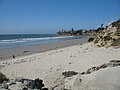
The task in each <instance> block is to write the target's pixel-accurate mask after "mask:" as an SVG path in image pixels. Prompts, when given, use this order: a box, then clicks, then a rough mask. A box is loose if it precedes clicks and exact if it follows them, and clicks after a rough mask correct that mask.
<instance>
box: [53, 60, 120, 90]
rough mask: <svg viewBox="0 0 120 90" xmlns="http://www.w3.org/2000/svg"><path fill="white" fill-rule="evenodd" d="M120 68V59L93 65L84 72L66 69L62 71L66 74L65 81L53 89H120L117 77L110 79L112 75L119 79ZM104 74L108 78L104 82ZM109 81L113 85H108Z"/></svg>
mask: <svg viewBox="0 0 120 90" xmlns="http://www.w3.org/2000/svg"><path fill="white" fill-rule="evenodd" d="M117 67H118V68H117ZM119 68H120V60H111V61H109V62H108V63H104V64H102V65H99V66H94V67H91V68H89V69H88V70H86V71H84V72H82V73H78V72H74V71H65V72H63V73H62V75H63V76H64V83H63V84H62V85H58V86H56V87H55V88H54V89H53V90H119V89H118V88H119V86H118V85H119V83H116V81H117V79H115V81H114V80H113V81H112V79H110V78H111V77H112V76H113V77H114V78H118V79H119V74H120V73H118V71H119V72H120V70H119ZM116 73H117V74H116ZM109 74H111V75H109ZM107 75H109V76H107ZM103 76H105V77H106V78H105V79H106V80H107V81H106V82H104V83H103V78H104V77H103ZM99 78H100V79H99ZM119 80H120V79H119ZM119 80H118V82H119ZM96 81H97V84H96ZM109 81H110V82H109ZM101 82H102V83H101ZM109 83H111V86H109V87H108V86H107V85H109ZM114 84H115V85H114ZM99 85H101V88H99ZM116 86H117V87H116ZM104 87H105V88H104ZM112 87H114V88H112Z"/></svg>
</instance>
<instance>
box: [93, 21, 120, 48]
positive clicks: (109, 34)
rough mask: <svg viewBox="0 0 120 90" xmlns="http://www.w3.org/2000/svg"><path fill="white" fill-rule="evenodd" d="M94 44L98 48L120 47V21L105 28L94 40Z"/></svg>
mask: <svg viewBox="0 0 120 90" xmlns="http://www.w3.org/2000/svg"><path fill="white" fill-rule="evenodd" d="M93 43H94V44H95V45H96V46H98V47H101V46H106V47H109V46H120V19H119V20H117V21H114V22H112V23H111V24H109V25H108V26H106V27H105V28H104V30H102V31H101V32H99V33H97V36H96V37H95V39H94V40H93Z"/></svg>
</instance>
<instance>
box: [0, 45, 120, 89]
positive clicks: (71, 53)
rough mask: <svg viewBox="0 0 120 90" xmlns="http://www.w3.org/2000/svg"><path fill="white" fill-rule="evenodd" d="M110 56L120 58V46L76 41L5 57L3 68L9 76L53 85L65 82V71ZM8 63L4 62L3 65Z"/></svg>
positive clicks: (77, 69) (79, 69) (97, 61)
mask: <svg viewBox="0 0 120 90" xmlns="http://www.w3.org/2000/svg"><path fill="white" fill-rule="evenodd" d="M110 60H120V48H118V49H115V48H112V47H110V48H105V47H99V48H97V47H94V46H92V45H91V43H85V44H83V45H80V44H79V45H74V46H69V47H64V48H60V49H56V50H51V51H47V52H44V53H37V54H32V55H28V56H23V57H18V58H16V59H11V60H5V61H1V62H0V65H1V66H2V69H1V71H2V72H3V73H4V74H5V75H6V76H8V77H9V78H15V77H25V78H31V79H35V78H38V77H39V78H41V79H43V81H44V83H45V85H46V87H48V88H49V89H52V87H55V86H56V85H58V84H61V83H63V82H64V81H63V80H64V79H63V76H62V72H64V71H77V72H80V73H81V72H83V71H86V70H87V69H88V68H90V67H93V66H99V65H101V64H104V63H107V62H109V61H110ZM3 65H4V66H3Z"/></svg>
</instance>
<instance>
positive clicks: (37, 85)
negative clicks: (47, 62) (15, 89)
mask: <svg viewBox="0 0 120 90" xmlns="http://www.w3.org/2000/svg"><path fill="white" fill-rule="evenodd" d="M42 83H43V80H41V79H39V78H37V79H35V81H34V87H35V88H36V89H41V88H42V87H44V84H42Z"/></svg>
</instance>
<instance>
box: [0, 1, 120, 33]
mask: <svg viewBox="0 0 120 90" xmlns="http://www.w3.org/2000/svg"><path fill="white" fill-rule="evenodd" d="M119 18H120V0H0V34H53V33H56V32H57V31H59V30H61V29H65V30H70V29H71V28H74V29H75V30H79V29H94V28H97V27H98V26H99V25H101V24H102V23H104V24H108V23H109V22H112V21H115V20H117V19H119Z"/></svg>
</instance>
